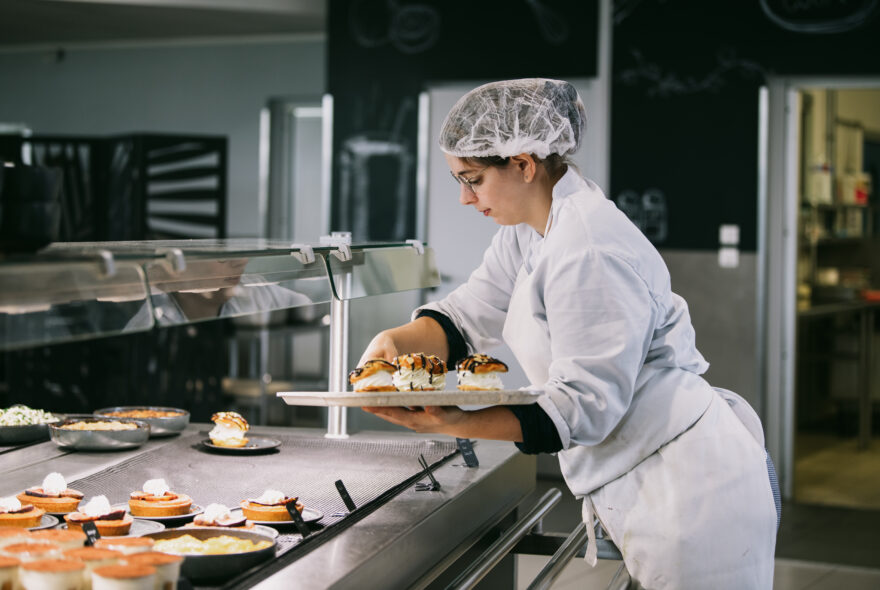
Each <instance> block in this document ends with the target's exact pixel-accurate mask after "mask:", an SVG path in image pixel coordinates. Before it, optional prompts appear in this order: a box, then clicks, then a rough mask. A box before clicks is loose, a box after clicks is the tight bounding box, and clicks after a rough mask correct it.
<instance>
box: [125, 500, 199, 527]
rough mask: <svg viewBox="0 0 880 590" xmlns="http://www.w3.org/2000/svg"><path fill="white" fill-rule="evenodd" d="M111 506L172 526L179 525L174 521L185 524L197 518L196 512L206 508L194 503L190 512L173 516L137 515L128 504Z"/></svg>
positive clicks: (136, 517) (144, 518)
mask: <svg viewBox="0 0 880 590" xmlns="http://www.w3.org/2000/svg"><path fill="white" fill-rule="evenodd" d="M111 508H112V509H113V510H125V511H126V513H128V514H130V515H131V516H132V517H133V518H134V519H138V518H140V519H142V520H152V521H155V522H162V523H165V524H166V525H168V526H171V527H174V526H178V524H173V523H179V524H183V523H185V522H189V521H190V520H192V519H193V518H195V516H196V514H201V513H202V512H204V511H205V509H204V508H202V507H201V506H199V505H198V504H193V505H192V506H190V507H189V512H187V513H186V514H174V515H172V516H135V515H134V514H131V510H129V509H128V504H114V505H113V506H111Z"/></svg>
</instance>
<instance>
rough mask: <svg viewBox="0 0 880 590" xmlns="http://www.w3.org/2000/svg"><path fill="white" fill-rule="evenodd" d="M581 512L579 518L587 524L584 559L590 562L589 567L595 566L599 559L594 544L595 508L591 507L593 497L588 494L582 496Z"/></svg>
mask: <svg viewBox="0 0 880 590" xmlns="http://www.w3.org/2000/svg"><path fill="white" fill-rule="evenodd" d="M581 513H582V514H581V518H583V521H584V524H585V525H587V549H586V551H585V552H584V561H586V562H587V563H588V564H590V567H596V563H597V562H598V561H599V558H598V555H599V548H598V547H597V546H596V510H595V509H594V508H593V499H592V498H591V497H590V496H587V497H586V498H584V502H583V504H581Z"/></svg>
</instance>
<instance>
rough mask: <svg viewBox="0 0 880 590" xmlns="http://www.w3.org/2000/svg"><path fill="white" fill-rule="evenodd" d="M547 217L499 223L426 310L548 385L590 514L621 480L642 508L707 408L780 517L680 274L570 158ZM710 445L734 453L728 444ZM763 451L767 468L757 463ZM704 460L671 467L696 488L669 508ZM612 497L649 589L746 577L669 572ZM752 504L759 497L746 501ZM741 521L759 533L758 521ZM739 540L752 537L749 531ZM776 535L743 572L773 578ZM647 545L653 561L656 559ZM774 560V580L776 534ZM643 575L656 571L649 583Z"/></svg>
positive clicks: (563, 459) (709, 529)
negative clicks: (540, 222) (705, 348)
mask: <svg viewBox="0 0 880 590" xmlns="http://www.w3.org/2000/svg"><path fill="white" fill-rule="evenodd" d="M547 228H548V230H547V231H545V232H544V237H542V236H541V235H540V234H538V233H537V232H535V231H534V229H533V228H531V227H530V226H528V225H526V224H521V225H517V226H504V227H501V228H500V229H499V231H498V232H497V233H496V235H495V236H494V238H493V240H492V243H491V245H490V247H489V249H488V250H487V251H486V253H485V255H484V258H483V262H482V264H481V265H480V267H479V268H477V270H475V271H474V272H473V274H472V275H471V276H470V278H469V279H468V281H467V282H466V283H465V284H464V285H462V286H460V287H459V288H457V289H456V290H455V291H453V292H452V293H450V294H449V295H448V296H447V297H446V298H445V299H443V300H442V301H439V302H436V303H431V304H428V305H426V306H424V307H423V308H420V309H434V310H436V311H439V312H441V313H443V314H445V315H446V316H447V317H449V319H450V320H451V321H452V322H453V323H454V324H455V326H456V327H457V328H458V330H459V331H460V332H461V334H462V336H463V337H464V339H465V341H466V343H467V345H468V348H469V350H470V351H472V352H474V351H475V352H483V351H486V350H487V349H489V348H491V347H493V346H495V345H497V344H498V343H499V342H500V340H501V339H504V340H505V341H506V342H507V343H508V344H509V345H510V347H511V349H512V350H513V352H514V354H515V355H516V357H517V361H518V362H519V363H520V365H522V367H523V368H524V370H525V372H526V374H527V376H528V377H529V380H530V381H531V383H532V387H533V388H536V389H541V390H543V391H544V392H545V395H544V396H542V397H541V398H540V399H539V401H538V403H539V404H540V405H541V407H542V409H543V410H544V411H545V412H546V413H547V415H548V416H549V417H550V419H551V420H552V421H553V423H554V425H555V426H556V429H557V431H558V433H559V438H560V440H561V442H562V449H563V450H562V451H560V452H559V453H558V457H559V462H560V466H561V470H562V474H563V476H564V477H565V481H566V483H567V485H568V486H569V488H570V489H571V491H572V492H573V493H574V494H575V495H576V496H578V497H581V498H585V502H586V503H585V508H586V510H585V517H589V516H590V515H592V513H593V505H592V502H593V494H594V493H595V492H597V491H600V490H601V491H602V492H606V491H607V490H605V489H603V486H606V484H609V482H615V480H617V481H616V483H619V482H620V481H627V482H631V483H628V484H626V485H625V486H624V487H623V489H616V497H620V498H624V499H625V500H624V501H623V503H622V504H617V505H616V506H615V508H617V510H618V511H630V510H633V511H634V507H636V506H637V505H639V504H641V505H644V503H645V498H644V497H643V495H640V494H639V492H638V490H639V488H640V487H641V486H642V485H643V484H644V483H645V481H647V480H646V477H647V478H648V480H651V478H654V480H656V476H655V475H654V474H653V473H652V472H651V470H652V469H655V467H654V466H656V465H660V464H662V465H663V468H662V470H666V471H670V470H672V471H675V469H677V468H678V466H679V465H681V464H682V463H681V462H680V461H667V462H666V463H662V462H658V461H646V459H648V458H649V457H652V455H655V453H656V452H657V451H658V450H660V449H665V452H666V455H665V456H669V457H672V456H676V457H677V456H679V455H682V456H687V455H688V453H689V452H690V447H687V449H688V451H687V452H682V448H685V447H683V446H682V445H684V444H685V443H682V445H678V447H673V449H672V450H673V451H676V453H677V454H676V453H670V452H669V448H668V447H669V446H672V445H670V442H671V441H673V440H674V439H676V438H677V437H679V436H680V435H681V434H682V433H684V432H686V431H688V430H689V429H691V428H692V427H693V426H694V425H695V424H696V423H697V422H698V421H699V420H701V418H704V416H711V418H708V417H707V418H705V420H706V421H707V422H708V421H712V420H715V422H713V423H718V424H721V423H723V424H724V428H725V429H727V430H730V431H731V432H733V433H734V434H733V435H731V436H732V437H733V439H735V443H730V440H725V444H727V445H730V444H735V445H742V446H744V448H745V450H744V452H743V453H742V454H741V453H738V452H734V453H732V456H733V459H730V458H729V457H728V458H726V459H725V460H726V461H727V463H726V464H727V465H728V467H730V469H733V470H734V471H736V472H739V471H742V470H741V469H740V465H739V462H740V461H746V460H748V461H749V462H750V467H749V469H750V470H751V471H749V473H752V472H754V474H753V477H755V478H758V477H760V471H759V470H758V468H760V469H764V471H763V481H760V482H759V481H755V482H749V484H748V485H750V486H752V487H755V486H757V488H758V491H757V492H756V494H757V495H758V496H759V497H760V498H763V494H765V492H766V498H767V500H768V501H769V507H770V510H771V511H772V522H773V527H775V508H773V504H772V494H771V493H770V486H769V481H768V480H767V476H766V470H765V467H764V465H765V464H764V462H763V457H764V456H763V448H762V447H761V445H760V444H759V443H758V441H757V440H756V439H755V438H754V437H753V436H751V435H750V434H749V431H748V430H747V429H746V428H744V427H743V426H742V424H741V423H740V422H739V421H738V420H737V419H736V418H735V416H734V414H733V412H731V411H730V409H729V408H728V407H727V404H724V403H722V398H721V397H720V396H719V394H718V392H716V391H715V390H714V389H713V388H712V387H710V386H709V384H708V383H707V382H706V381H705V380H703V378H702V377H700V375H701V374H702V373H704V372H705V371H706V369H707V368H708V364H707V363H706V361H705V360H704V359H703V357H702V356H701V355H700V353H699V352H698V351H697V349H696V345H695V335H694V330H693V327H692V325H691V322H690V316H689V313H688V309H687V305H686V303H685V302H684V300H683V299H681V298H680V297H679V296H677V295H676V294H674V293H673V292H672V290H671V285H670V278H669V273H668V271H667V269H666V265H665V264H664V262H663V260H662V258H661V257H660V255H659V253H658V252H657V251H656V249H655V248H654V247H653V246H652V245H651V244H650V242H649V241H648V240H647V239H646V238H645V237H644V235H643V234H642V233H641V232H640V231H639V230H638V229H637V228H636V227H635V226H634V225H633V224H632V223H631V222H630V221H629V220H628V219H627V218H626V217H625V216H624V215H623V213H621V212H620V211H619V210H618V209H617V208H616V207H615V205H614V204H613V203H612V202H610V201H609V200H607V199H606V198H605V197H604V195H603V194H602V192H601V191H600V190H599V189H598V187H596V186H595V185H594V184H593V183H592V182H589V181H587V180H584V179H583V178H581V177H580V176H579V175H578V174H577V173H575V172H574V171H573V170H571V169H570V170H569V171H567V172H566V174H565V175H564V176H563V177H562V179H560V180H559V182H557V184H556V185H555V186H554V188H553V202H552V205H551V211H550V218H549V220H548V224H547ZM512 305H513V307H511V306H512ZM508 310H511V312H512V313H511V314H508ZM418 311H419V310H416V314H417V313H418ZM414 316H415V314H414ZM727 397H730V396H729V395H728V396H727ZM743 403H744V402H743ZM710 410H711V411H710ZM719 414H720V418H719V417H718V415H719ZM705 429H706V428H705V427H704V428H703V429H702V430H698V431H699V432H703V430H705ZM727 430H725V432H726V431H727ZM691 438H694V439H697V440H698V439H699V437H697V436H695V437H691ZM740 439H741V440H740ZM712 448H713V449H715V451H717V452H718V453H719V454H723V453H726V451H725V450H724V449H723V448H722V445H720V444H717V445H714V446H712ZM728 454H729V453H728ZM746 457H747V459H746ZM758 460H759V463H757V467H755V465H751V463H753V462H755V461H758ZM706 461H708V462H713V461H715V459H713V458H712V457H705V456H704V457H701V458H700V459H699V460H697V462H698V463H700V464H702V463H703V462H706ZM731 462H732V463H731ZM640 465H646V466H647V467H645V469H644V470H643V471H644V473H642V472H640V471H639V470H636V476H632V477H630V475H631V474H632V473H633V470H634V469H635V468H636V467H637V466H640ZM670 465H672V467H670ZM662 470H661V473H663V471H662ZM684 471H687V469H684V470H682V473H683V472H684ZM692 471H693V470H692ZM695 471H696V473H691V474H690V476H689V478H688V477H684V476H682V477H681V478H676V474H675V473H671V474H668V475H671V477H672V481H673V482H676V484H677V485H679V484H680V485H682V486H687V487H688V494H679V493H673V494H672V499H670V500H669V501H668V502H667V504H668V505H669V506H672V505H675V504H676V502H679V503H680V502H684V504H685V506H684V508H687V506H689V505H692V504H693V505H695V504H694V502H693V498H694V497H699V495H700V492H701V490H703V489H704V487H703V484H702V479H705V478H706V477H709V475H707V473H705V472H701V471H700V470H699V466H698V467H697V468H696V470H695ZM664 475H667V474H665V473H664ZM749 477H752V475H750V476H749ZM651 481H653V480H651ZM660 481H663V483H662V484H660V485H668V481H666V480H663V479H662V478H661V480H660ZM752 484H754V485H752ZM649 487H650V486H649ZM633 490H635V491H633ZM673 491H675V490H673ZM642 494H643V493H642ZM740 496H741V497H742V498H748V501H749V502H753V501H754V500H755V498H754V497H753V496H750V495H749V494H737V497H740ZM601 497H602V498H603V501H605V503H604V504H603V506H601V507H598V506H597V507H596V512H597V513H598V514H599V516H600V518H601V517H602V516H603V514H604V515H605V516H606V520H609V521H611V524H610V526H607V525H608V523H605V524H606V528H609V529H611V530H609V533H610V535H611V537H612V539H614V540H615V542H616V543H617V544H618V546H619V547H621V550H622V552H623V553H624V560H625V561H627V566H628V568H629V569H630V573H632V574H634V576H636V577H637V579H639V580H640V582H642V583H643V585H644V586H645V587H658V588H663V587H668V588H676V587H699V584H700V583H709V580H711V584H712V586H711V587H716V588H722V587H730V588H735V587H737V584H741V583H742V580H743V578H738V579H737V580H731V581H730V583H729V585H727V586H725V581H724V580H721V579H719V578H718V577H717V576H715V575H714V573H715V572H714V571H713V572H711V575H710V576H709V577H708V578H700V577H699V575H695V574H693V572H691V571H684V573H682V574H681V575H679V574H678V572H668V571H665V568H668V567H673V568H676V566H675V565H672V566H670V565H669V564H668V563H667V561H669V559H667V558H668V557H669V556H664V550H662V549H660V548H658V546H657V544H656V543H652V544H651V546H649V547H647V548H646V547H643V546H640V544H639V542H637V541H633V540H632V539H631V538H630V536H631V535H630V534H629V533H631V532H633V531H634V530H635V531H637V529H638V526H641V525H642V524H644V522H641V523H639V525H636V524H635V523H633V522H632V521H626V522H624V521H621V520H620V519H615V518H612V517H611V516H613V513H612V514H609V512H608V508H609V506H610V505H611V504H612V501H611V500H609V499H608V498H607V495H603V496H601ZM761 508H762V509H761V512H760V515H759V518H760V519H761V523H760V526H759V527H758V529H760V532H759V533H757V534H761V535H764V534H765V528H766V527H765V522H764V521H765V520H766V518H767V517H768V516H769V515H770V513H768V512H767V510H766V509H767V505H766V503H765V505H762V507H761ZM681 509H682V506H680V505H676V506H675V514H664V515H662V517H661V518H662V519H666V520H665V521H657V522H656V523H653V525H654V527H653V528H651V527H648V528H647V529H645V531H644V532H645V534H644V535H643V536H644V538H645V539H646V542H647V538H648V537H650V536H651V535H653V534H654V532H653V531H654V529H657V528H659V529H664V528H666V529H667V530H674V529H675V527H678V526H679V525H680V521H681V520H682V519H686V518H687V515H684V514H681V513H680V510H681ZM727 509H729V510H731V512H732V513H733V514H737V516H738V517H741V515H740V514H739V513H738V512H737V510H736V509H735V507H733V506H731V505H729V504H728V505H727ZM612 510H613V509H612ZM718 510H724V508H721V507H719V508H718ZM743 510H745V511H750V510H751V508H750V507H749V506H743ZM704 512H705V511H704ZM643 516H644V515H643ZM713 517H714V511H713V513H712V516H706V515H705V514H703V515H701V518H700V519H698V520H700V521H701V523H705V526H702V528H701V527H694V528H701V530H702V534H705V535H713V534H715V533H717V532H718V530H717V526H716V525H717V524H718V523H715V522H713V521H712V518H713ZM642 521H645V519H644V518H643V519H642ZM591 524H592V523H591V522H590V523H588V525H591ZM669 527H673V528H672V529H669ZM648 529H651V532H648ZM743 530H748V531H749V533H748V534H749V535H751V534H754V531H753V530H752V529H751V528H749V527H744V529H743ZM767 531H769V529H767ZM636 534H637V535H639V534H640V533H639V532H638V531H637V532H636ZM768 534H769V533H768ZM699 537H700V535H699V534H697V533H696V532H693V533H692V539H691V540H692V541H696V543H697V545H699ZM654 541H656V538H655V539H654ZM740 541H741V542H742V543H743V544H750V543H751V541H750V540H749V539H748V538H743V539H740ZM765 541H766V540H762V541H761V543H759V544H761V545H762V546H763V548H762V549H761V550H760V551H756V553H761V556H760V558H759V561H761V562H762V563H761V564H760V566H759V569H761V571H760V572H759V574H758V575H757V576H756V577H755V576H752V577H747V578H745V579H749V580H752V579H762V580H763V579H766V571H767V567H768V566H767V564H766V561H767V558H768V551H767V550H766V545H767V543H766V542H765ZM670 546H672V544H670ZM707 546H709V544H708V543H707ZM756 549H757V548H756ZM646 554H647V555H652V556H656V559H655V560H653V561H652V560H646V559H645V555H646ZM673 554H674V556H675V557H681V556H680V555H678V554H675V553H674V551H673ZM628 555H629V556H633V555H637V556H638V559H639V560H640V561H639V563H635V562H632V560H628ZM690 559H691V560H696V561H698V562H699V561H701V560H702V561H705V562H706V566H707V567H709V568H710V569H711V568H712V565H711V564H712V561H713V557H712V556H699V555H694V556H693V557H691V558H690ZM679 561H680V560H679ZM769 562H770V564H769V571H770V575H771V580H772V543H771V544H770V551H769ZM658 564H659V565H658ZM700 567H702V564H701V566H700ZM720 567H721V568H722V569H723V568H733V569H738V570H742V569H744V568H748V567H751V566H749V565H747V564H746V565H743V564H741V563H739V562H735V563H734V564H728V563H725V564H722V565H721V566H720ZM658 568H659V571H661V574H659V575H658V574H657V571H658ZM682 569H683V570H687V568H682ZM642 574H644V575H645V576H650V577H651V580H649V581H646V580H644V578H642V577H641V575H642ZM657 580H660V581H657ZM694 580H699V581H698V582H694ZM760 586H761V584H758V585H757V586H753V585H752V584H747V585H746V586H740V587H760ZM707 587H709V586H707Z"/></svg>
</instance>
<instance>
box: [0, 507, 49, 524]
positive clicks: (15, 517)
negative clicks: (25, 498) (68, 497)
mask: <svg viewBox="0 0 880 590" xmlns="http://www.w3.org/2000/svg"><path fill="white" fill-rule="evenodd" d="M44 514H46V511H45V510H43V509H42V508H37V507H36V506H34V505H33V504H26V503H24V502H22V504H21V510H17V511H16V512H3V513H0V526H12V527H18V528H25V529H28V528H31V527H35V526H37V525H38V524H40V519H42V518H43V515H44Z"/></svg>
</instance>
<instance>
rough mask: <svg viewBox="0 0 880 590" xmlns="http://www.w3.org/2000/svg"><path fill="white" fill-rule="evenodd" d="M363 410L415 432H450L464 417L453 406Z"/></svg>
mask: <svg viewBox="0 0 880 590" xmlns="http://www.w3.org/2000/svg"><path fill="white" fill-rule="evenodd" d="M363 409H364V410H365V411H367V412H369V413H371V414H375V415H376V416H379V417H380V418H382V419H383V420H385V421H387V422H391V423H392V424H397V425H399V426H405V427H406V428H409V429H410V430H414V431H415V432H434V433H440V434H453V432H451V430H452V429H454V428H455V427H456V426H459V425H460V423H461V422H462V421H463V420H464V419H465V418H466V416H465V412H464V411H462V410H460V409H458V408H457V407H455V406H425V407H424V408H412V409H410V408H400V407H386V406H379V407H369V408H363Z"/></svg>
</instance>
